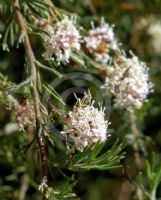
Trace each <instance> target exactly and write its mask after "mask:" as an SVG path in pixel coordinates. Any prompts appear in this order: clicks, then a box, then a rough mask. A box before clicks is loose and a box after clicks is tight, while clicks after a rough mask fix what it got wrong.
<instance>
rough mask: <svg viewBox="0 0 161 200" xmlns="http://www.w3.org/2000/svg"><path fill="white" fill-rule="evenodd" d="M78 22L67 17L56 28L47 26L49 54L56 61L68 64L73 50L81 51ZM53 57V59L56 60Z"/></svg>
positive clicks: (46, 39)
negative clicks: (76, 23)
mask: <svg viewBox="0 0 161 200" xmlns="http://www.w3.org/2000/svg"><path fill="white" fill-rule="evenodd" d="M75 22H76V20H75V19H74V18H71V19H69V18H68V17H67V16H66V17H65V18H64V19H63V20H61V21H59V22H57V23H56V24H55V26H53V27H52V26H51V25H47V27H46V30H47V32H48V34H49V35H48V36H46V37H45V41H46V43H47V45H48V46H47V48H48V53H49V54H50V57H52V56H54V57H55V59H56V61H57V62H58V63H59V64H60V62H64V63H68V62H69V59H70V57H71V54H72V51H73V50H80V34H79V31H78V30H77V28H76V26H75ZM54 57H52V58H51V59H54Z"/></svg>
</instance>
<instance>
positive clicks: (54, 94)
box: [43, 84, 65, 105]
mask: <svg viewBox="0 0 161 200" xmlns="http://www.w3.org/2000/svg"><path fill="white" fill-rule="evenodd" d="M43 87H44V89H45V90H46V91H47V92H48V93H49V94H50V95H52V96H53V97H54V98H55V99H57V100H58V101H59V102H61V103H62V104H63V105H65V102H64V101H63V99H62V98H61V97H60V96H59V94H58V93H57V92H56V90H55V89H54V88H53V87H51V86H50V85H48V84H47V85H44V84H43Z"/></svg>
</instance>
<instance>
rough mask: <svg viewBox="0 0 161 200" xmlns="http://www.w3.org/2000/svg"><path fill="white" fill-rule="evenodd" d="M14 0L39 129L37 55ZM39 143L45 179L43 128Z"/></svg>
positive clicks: (45, 161) (45, 158)
mask: <svg viewBox="0 0 161 200" xmlns="http://www.w3.org/2000/svg"><path fill="white" fill-rule="evenodd" d="M12 1H13V3H14V8H15V12H16V16H17V19H18V23H19V26H20V29H21V32H23V35H24V42H23V43H24V48H25V51H26V54H27V57H28V60H29V67H30V72H31V77H32V80H31V83H32V87H31V92H32V95H33V99H34V108H35V117H36V127H37V130H39V129H40V128H41V124H42V117H41V109H40V97H39V93H38V91H37V70H36V65H35V56H34V53H33V51H32V48H31V44H30V39H29V35H28V33H27V30H26V25H25V20H24V18H23V15H22V13H21V10H20V5H19V0H12ZM38 144H39V148H40V154H41V171H42V179H43V178H44V177H46V178H47V154H46V149H45V141H44V136H43V130H42V131H41V134H40V135H38ZM43 199H44V200H47V199H48V198H47V196H46V194H45V193H44V198H43Z"/></svg>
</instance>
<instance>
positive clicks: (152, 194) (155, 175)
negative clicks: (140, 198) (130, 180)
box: [137, 153, 161, 200]
mask: <svg viewBox="0 0 161 200" xmlns="http://www.w3.org/2000/svg"><path fill="white" fill-rule="evenodd" d="M158 160H160V159H158V158H157V157H156V155H155V154H154V153H153V155H152V160H151V162H150V161H146V179H147V180H146V183H145V180H144V177H143V174H142V173H141V172H140V174H139V175H138V178H137V179H138V184H139V186H140V188H141V189H142V191H143V193H144V195H145V197H148V198H149V199H150V200H156V199H158V198H157V189H158V187H159V184H160V183H161V161H159V162H158Z"/></svg>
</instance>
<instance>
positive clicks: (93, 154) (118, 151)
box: [67, 140, 124, 171]
mask: <svg viewBox="0 0 161 200" xmlns="http://www.w3.org/2000/svg"><path fill="white" fill-rule="evenodd" d="M104 148H105V143H97V144H95V145H94V147H93V149H92V150H90V149H89V148H85V150H84V151H83V152H79V153H76V154H75V155H74V156H73V158H72V159H71V162H70V163H68V166H67V168H68V169H70V170H72V171H79V170H80V171H81V170H91V169H96V170H109V169H114V168H118V167H120V160H122V159H123V158H124V152H122V149H123V145H122V144H118V140H117V141H116V142H115V144H114V145H113V147H112V148H111V149H108V150H106V151H105V152H104V153H102V151H103V149H104Z"/></svg>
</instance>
